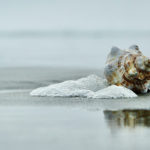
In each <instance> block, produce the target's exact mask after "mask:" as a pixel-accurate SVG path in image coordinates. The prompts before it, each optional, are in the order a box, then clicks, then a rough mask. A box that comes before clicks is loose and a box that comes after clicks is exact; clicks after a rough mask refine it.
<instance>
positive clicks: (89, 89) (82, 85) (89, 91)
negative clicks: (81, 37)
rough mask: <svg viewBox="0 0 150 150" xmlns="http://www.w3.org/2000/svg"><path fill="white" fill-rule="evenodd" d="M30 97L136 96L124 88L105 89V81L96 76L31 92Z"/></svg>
mask: <svg viewBox="0 0 150 150" xmlns="http://www.w3.org/2000/svg"><path fill="white" fill-rule="evenodd" d="M30 95H31V96H52V97H56V96H58V97H87V98H124V97H136V96H137V95H136V94H135V93H134V92H132V91H131V90H129V89H127V88H125V87H118V86H115V85H112V86H109V87H107V82H106V80H105V79H103V78H101V77H98V76H96V75H89V76H88V77H85V78H81V79H78V80H68V81H65V82H62V83H58V84H53V85H49V86H47V87H41V88H38V89H35V90H33V91H32V92H31V93H30Z"/></svg>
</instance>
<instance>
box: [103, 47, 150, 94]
mask: <svg viewBox="0 0 150 150" xmlns="http://www.w3.org/2000/svg"><path fill="white" fill-rule="evenodd" d="M104 74H105V77H106V79H107V81H108V84H110V85H118V86H124V87H126V88H129V89H131V90H133V91H134V92H136V93H147V92H148V90H149V89H150V58H148V57H146V56H144V55H143V54H142V52H141V51H140V50H139V47H138V46H137V45H132V46H130V47H129V48H128V49H125V50H121V49H119V48H117V47H112V49H111V51H110V53H109V54H108V57H107V61H106V65H105V69H104Z"/></svg>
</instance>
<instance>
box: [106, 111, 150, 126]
mask: <svg viewBox="0 0 150 150" xmlns="http://www.w3.org/2000/svg"><path fill="white" fill-rule="evenodd" d="M104 116H105V119H106V121H107V123H108V125H109V126H110V127H111V128H115V127H130V128H135V127H136V126H145V127H150V110H128V109H125V110H118V111H110V110H105V111H104Z"/></svg>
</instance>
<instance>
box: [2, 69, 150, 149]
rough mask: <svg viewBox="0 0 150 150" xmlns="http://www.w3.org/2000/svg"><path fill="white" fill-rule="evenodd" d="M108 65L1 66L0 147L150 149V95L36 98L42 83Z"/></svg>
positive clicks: (48, 82)
mask: <svg viewBox="0 0 150 150" xmlns="http://www.w3.org/2000/svg"><path fill="white" fill-rule="evenodd" d="M90 74H96V75H98V76H102V75H103V72H102V69H99V70H93V69H91V70H90V69H88V70H86V69H77V68H50V67H45V68H44V67H30V68H28V67H24V68H1V69H0V77H1V78H0V97H1V98H0V146H1V149H5V150H7V149H14V150H20V149H21V150H26V149H29V150H30V149H31V150H32V149H37V150H49V149H51V150H60V149H63V150H70V149H71V150H76V149H78V150H91V149H94V150H99V149H101V150H109V149H116V150H125V149H129V150H133V149H137V150H138V149H139V150H140V149H149V147H150V143H149V136H150V94H146V95H139V97H137V98H132V99H129V98H128V99H87V98H79V97H74V98H73V97H70V98H68V97H66V98H65V97H64V98H60V97H31V96H30V95H29V93H30V92H31V91H32V90H33V89H35V88H38V87H41V86H47V85H49V84H54V83H60V82H62V81H66V80H74V79H79V78H81V77H85V76H88V75H90Z"/></svg>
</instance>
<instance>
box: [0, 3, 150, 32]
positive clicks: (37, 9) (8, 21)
mask: <svg viewBox="0 0 150 150" xmlns="http://www.w3.org/2000/svg"><path fill="white" fill-rule="evenodd" d="M149 15H150V1H149V0H3V1H2V0H1V1H0V30H38V29H41V30H53V29H55V30H63V29H65V30H69V29H70V30H72V29H76V30H97V29H98V30H101V29H131V30H132V29H141V30H149V29H150V19H149Z"/></svg>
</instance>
